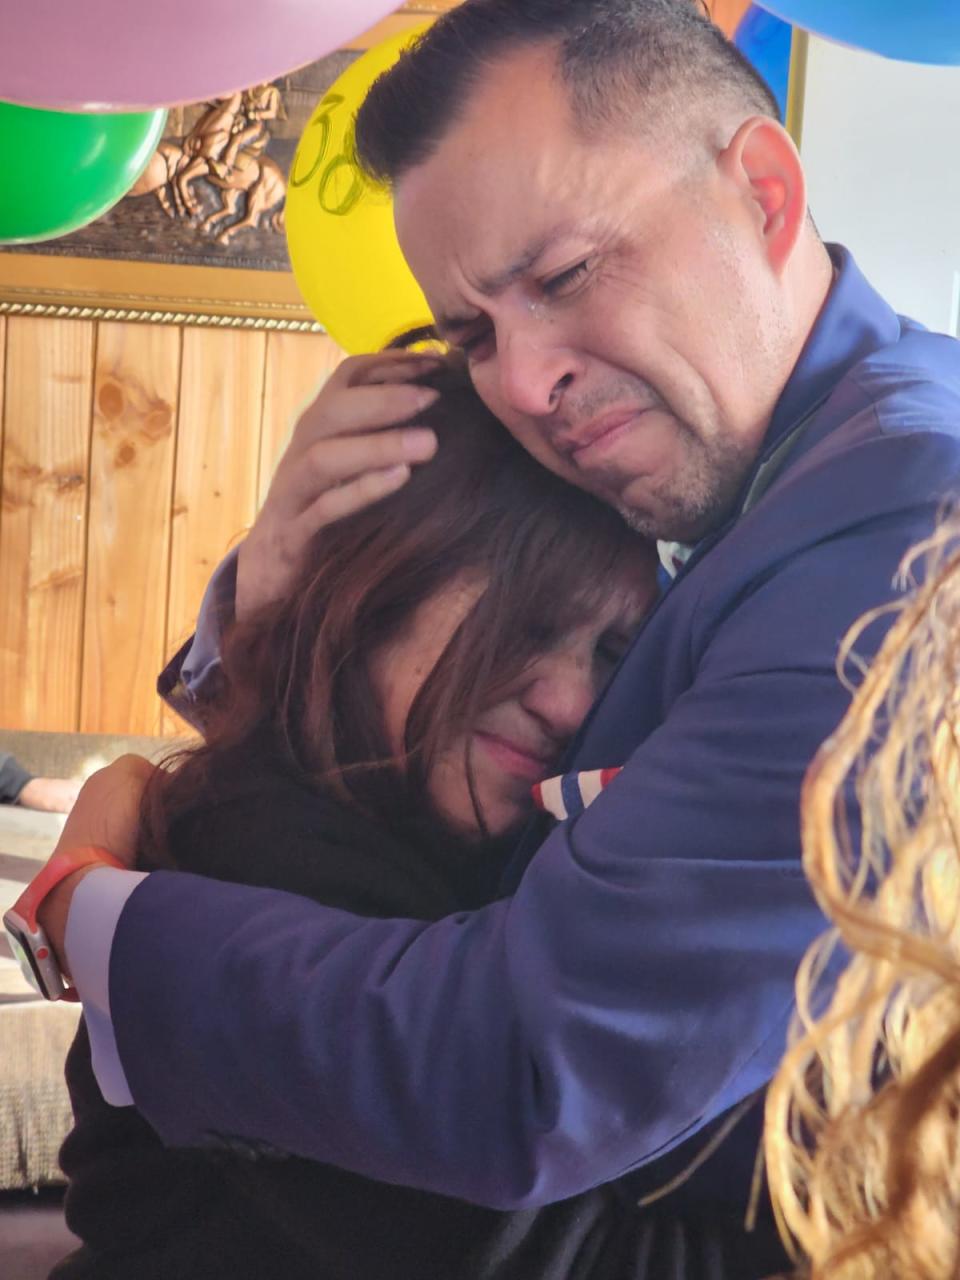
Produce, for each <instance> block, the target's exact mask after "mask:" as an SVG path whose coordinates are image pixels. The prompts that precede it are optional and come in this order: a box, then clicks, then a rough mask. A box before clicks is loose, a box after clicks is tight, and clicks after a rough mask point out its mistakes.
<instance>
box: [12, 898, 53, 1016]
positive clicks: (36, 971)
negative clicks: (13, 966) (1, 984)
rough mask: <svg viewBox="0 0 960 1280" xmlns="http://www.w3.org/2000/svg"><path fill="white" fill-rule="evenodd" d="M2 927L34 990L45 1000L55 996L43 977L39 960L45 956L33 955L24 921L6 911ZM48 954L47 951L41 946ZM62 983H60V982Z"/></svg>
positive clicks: (22, 970)
mask: <svg viewBox="0 0 960 1280" xmlns="http://www.w3.org/2000/svg"><path fill="white" fill-rule="evenodd" d="M3 927H4V928H5V929H6V931H7V937H8V938H9V939H10V949H11V950H12V952H13V956H14V959H15V960H16V962H17V964H18V965H19V966H20V971H21V972H22V974H23V976H24V977H25V978H26V980H27V982H29V983H30V985H31V987H33V989H34V991H38V992H39V993H40V995H42V996H43V997H44V999H46V1000H53V999H55V998H56V996H55V994H54V992H53V991H52V990H51V988H50V986H49V984H48V983H47V981H46V979H45V975H44V972H43V968H42V967H41V962H42V960H43V959H45V958H46V956H44V955H39V956H38V955H35V954H34V948H33V946H32V945H31V938H30V933H29V932H28V930H27V927H26V922H25V921H24V920H23V919H22V918H21V917H20V916H19V915H18V914H17V912H15V911H8V912H7V913H6V915H5V916H4V917H3ZM41 950H42V951H46V955H47V956H49V951H48V950H47V949H46V948H42V949H41ZM61 985H62V984H61Z"/></svg>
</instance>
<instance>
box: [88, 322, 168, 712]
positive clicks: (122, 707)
mask: <svg viewBox="0 0 960 1280" xmlns="http://www.w3.org/2000/svg"><path fill="white" fill-rule="evenodd" d="M180 342H181V331H180V330H179V329H176V328H174V327H172V326H165V325H133V324H107V323H102V324H101V325H100V328H99V333H98V337H97V362H96V369H95V372H94V392H93V436H92V442H91V456H90V519H89V528H88V537H87V591H86V604H85V608H84V644H83V668H82V681H81V690H82V692H81V701H80V728H81V730H83V731H84V732H87V733H145V734H148V733H159V732H160V729H161V719H162V717H161V705H160V700H159V698H158V697H157V694H156V692H155V684H156V678H157V673H158V671H159V670H160V668H161V666H162V665H163V659H164V654H165V648H166V609H167V586H168V574H169V567H170V518H171V510H170V507H171V502H170V500H171V490H172V484H173V461H174V446H175V428H176V414H177V396H178V383H179V376H180Z"/></svg>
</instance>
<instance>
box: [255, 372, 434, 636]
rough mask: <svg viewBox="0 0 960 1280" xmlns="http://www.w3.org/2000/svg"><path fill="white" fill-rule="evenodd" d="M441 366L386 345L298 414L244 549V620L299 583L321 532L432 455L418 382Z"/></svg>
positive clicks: (426, 397)
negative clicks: (420, 420) (421, 420)
mask: <svg viewBox="0 0 960 1280" xmlns="http://www.w3.org/2000/svg"><path fill="white" fill-rule="evenodd" d="M437 365H438V357H437V356H432V355H429V354H424V355H420V354H415V353H412V352H407V351H384V352H381V353H380V354H378V355H373V356H353V357H352V358H350V359H349V360H345V361H344V362H343V363H342V364H341V365H340V366H339V367H338V368H337V369H336V370H335V372H334V373H333V374H332V375H331V376H330V378H329V379H328V380H327V382H326V384H325V385H324V387H323V389H322V391H321V392H320V394H319V395H318V396H317V397H316V399H315V400H314V401H313V403H312V404H311V405H310V406H309V407H308V408H307V409H306V410H305V411H304V413H303V414H302V415H301V417H300V420H299V421H298V423H297V425H296V428H295V429H294V432H293V438H292V439H291V441H290V444H289V446H288V447H287V451H286V453H285V454H284V455H283V457H282V458H281V460H280V463H279V465H278V467H277V470H276V473H275V475H274V477H273V483H272V484H271V485H270V491H269V493H268V494H267V498H266V501H265V502H264V504H263V507H262V509H261V511H260V514H259V515H258V516H257V519H256V522H255V524H254V526H253V528H252V529H251V530H250V533H249V534H248V536H247V538H246V540H245V541H244V543H243V545H242V546H241V548H240V553H239V557H238V560H237V595H236V616H237V617H238V618H244V617H249V615H250V614H251V613H254V612H255V611H256V610H257V609H260V608H262V607H263V606H264V605H267V604H271V603H272V602H273V601H274V600H279V599H281V598H282V597H283V596H284V595H285V594H286V593H287V592H288V591H289V590H290V589H291V588H292V587H293V585H294V583H295V582H296V581H297V578H298V577H299V576H300V573H301V572H302V570H303V567H304V563H305V560H306V557H307V555H308V554H309V550H310V544H311V542H312V540H313V537H314V535H315V534H317V533H318V532H319V531H320V530H321V529H323V528H325V527H326V526H327V525H330V524H334V523H336V521H338V520H342V519H344V517H346V516H350V515H353V514H354V512H356V511H361V510H362V509H363V508H364V507H367V506H370V505H371V504H372V503H374V502H379V500H380V499H381V498H385V497H386V496H387V495H388V494H390V493H393V492H394V491H395V490H396V489H399V488H401V487H402V486H403V485H404V484H406V482H407V480H408V479H409V478H410V468H411V466H413V465H415V464H417V463H420V462H426V461H428V460H429V459H430V458H432V457H433V454H434V452H435V450H436V446H437V442H436V437H435V436H434V434H433V432H432V431H430V430H427V429H426V428H423V427H417V426H416V425H414V424H413V422H412V420H413V419H415V418H416V415H417V414H418V413H421V412H422V411H423V410H424V409H426V408H427V407H428V406H429V405H431V404H433V402H434V401H435V400H436V398H437V392H436V391H433V390H430V389H429V388H427V387H422V386H417V385H415V383H416V380H417V379H419V378H422V377H423V376H424V375H425V374H426V373H428V372H430V371H432V370H434V369H436V367H437ZM403 424H407V425H403Z"/></svg>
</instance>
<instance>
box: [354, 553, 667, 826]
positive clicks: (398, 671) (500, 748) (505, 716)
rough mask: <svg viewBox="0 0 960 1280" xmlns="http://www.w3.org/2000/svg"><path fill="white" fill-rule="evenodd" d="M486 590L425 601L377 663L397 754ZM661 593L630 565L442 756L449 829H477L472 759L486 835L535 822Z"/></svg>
mask: <svg viewBox="0 0 960 1280" xmlns="http://www.w3.org/2000/svg"><path fill="white" fill-rule="evenodd" d="M483 586H484V584H483V583H482V582H479V583H478V582H476V581H475V580H474V581H472V582H471V581H467V580H464V579H461V580H459V581H456V582H453V583H451V584H450V585H449V586H447V587H446V588H445V589H444V590H443V591H441V592H439V593H438V594H437V595H435V596H433V597H432V598H431V599H430V600H427V601H425V602H424V604H423V605H421V606H420V608H419V609H418V610H417V611H416V612H415V613H414V615H413V618H412V619H411V622H410V625H409V627H408V628H407V631H406V633H405V634H404V635H402V636H400V637H399V638H398V639H397V640H396V641H395V642H394V643H393V644H391V645H388V646H385V647H384V648H383V649H382V650H381V651H380V653H379V654H378V655H377V656H376V658H375V660H374V665H373V679H374V683H375V686H376V688H377V691H378V693H379V695H380V698H381V700H382V706H383V708H384V718H385V723H386V728H387V733H388V736H389V740H390V745H391V748H392V749H393V750H394V751H395V752H396V753H397V754H398V755H400V754H402V753H403V744H404V732H405V728H406V723H407V716H408V714H409V711H410V708H411V706H412V705H413V701H414V699H415V698H416V696H417V694H418V693H419V691H420V689H421V687H422V685H423V683H424V681H425V680H426V679H427V677H428V676H429V674H430V673H431V671H432V670H433V668H434V667H435V666H436V664H437V662H438V661H439V659H440V657H441V655H442V654H443V651H444V649H445V648H446V646H447V644H448V643H449V642H450V639H451V638H452V636H453V633H454V632H455V631H456V629H457V627H458V626H459V625H460V623H461V622H462V621H463V619H464V618H465V617H466V615H467V613H468V612H469V611H470V609H471V608H472V607H473V605H474V604H475V603H476V601H477V599H478V598H479V596H480V595H481V593H482V591H483ZM653 590H654V588H653V585H652V582H651V574H650V569H649V562H643V563H640V564H638V565H637V566H636V568H635V569H634V568H630V567H626V568H625V569H624V570H623V572H622V573H621V575H620V578H619V581H617V580H614V582H613V583H612V585H611V591H610V594H609V596H608V598H607V600H606V603H605V604H603V605H602V606H600V607H598V608H597V609H595V610H594V611H593V612H592V614H591V615H590V616H589V617H585V618H584V619H583V620H582V621H581V622H580V623H579V624H578V625H577V626H575V627H573V628H571V629H570V630H569V631H567V632H566V633H565V634H563V635H561V636H559V637H558V638H555V639H553V640H552V641H551V642H550V645H549V648H545V649H544V651H543V652H542V653H539V654H537V655H536V657H535V658H534V659H533V661H532V662H531V663H530V664H529V665H528V666H527V668H526V670H525V671H524V672H523V674H522V675H520V676H518V677H517V678H516V680H514V681H513V683H512V684H511V685H510V686H509V687H507V688H505V689H503V690H502V691H500V692H499V693H498V695H497V701H496V702H495V703H494V704H493V705H491V706H490V707H488V708H487V709H486V710H484V711H482V712H481V713H480V715H479V716H478V718H477V723H476V725H475V726H474V729H473V732H472V733H471V734H469V735H467V734H463V735H461V736H460V737H459V738H457V739H455V740H454V741H453V742H452V743H451V744H450V746H449V747H448V748H447V749H446V750H445V751H444V752H443V753H442V755H441V756H440V757H439V759H438V760H437V762H436V763H435V765H434V767H433V768H432V770H431V772H430V774H429V776H428V779H427V787H428V792H429V795H430V799H431V801H432V803H433V805H434V807H435V808H436V809H437V810H438V812H440V813H441V814H442V815H443V817H444V818H445V819H446V820H447V821H448V822H449V823H451V825H453V826H454V827H456V828H457V829H459V830H461V831H464V832H468V833H476V832H477V831H478V827H477V818H476V813H475V811H474V806H473V801H472V799H471V796H470V788H469V785H468V782H467V754H468V752H469V755H470V762H471V767H472V772H473V780H474V787H475V791H476V796H477V800H478V802H479V805H480V810H481V813H482V814H483V819H484V822H485V824H486V826H487V830H488V832H489V833H490V834H491V835H500V834H502V833H504V832H506V831H509V830H510V828H512V827H514V826H516V825H517V824H518V823H520V822H522V821H523V820H524V819H525V818H526V817H527V816H528V815H529V813H530V810H531V808H532V800H531V788H532V787H533V784H534V783H535V782H540V781H542V780H543V779H544V778H548V777H550V776H551V775H552V774H553V773H555V772H556V766H557V761H558V760H559V758H560V756H561V755H562V753H563V750H564V748H565V747H566V745H567V743H568V742H569V741H570V739H571V737H572V736H573V734H574V733H575V732H576V731H577V729H578V728H579V727H580V724H581V723H582V721H583V719H584V717H585V716H586V714H587V712H588V711H589V709H590V707H591V705H592V704H593V702H594V700H595V698H596V697H597V694H598V693H599V692H600V690H601V688H602V687H603V685H604V684H605V683H606V681H607V679H608V677H609V676H610V673H611V672H612V670H613V668H614V666H615V665H616V664H617V662H618V661H619V660H620V658H621V656H622V655H623V653H624V652H625V650H626V648H627V646H628V644H629V643H630V639H631V637H632V635H633V632H634V630H635V629H636V627H637V625H638V624H639V622H640V619H641V618H642V616H643V614H644V613H645V612H646V610H647V609H648V608H649V607H650V605H651V603H652V597H653Z"/></svg>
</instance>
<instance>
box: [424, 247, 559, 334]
mask: <svg viewBox="0 0 960 1280" xmlns="http://www.w3.org/2000/svg"><path fill="white" fill-rule="evenodd" d="M568 231H569V228H568V227H553V228H551V230H550V231H548V232H547V233H546V234H545V235H542V236H540V237H539V238H538V239H537V240H535V241H533V243H532V244H529V245H527V247H526V248H525V249H524V250H523V252H522V253H520V254H518V255H517V257H516V258H514V260H513V261H512V262H511V263H510V264H509V265H508V266H506V267H504V268H503V270H502V271H495V272H493V273H492V274H491V275H488V276H481V277H480V278H479V279H478V280H477V281H476V282H475V287H476V289H477V291H478V292H479V293H482V294H483V295H484V296H485V297H488V298H495V297H496V296H497V294H498V293H503V291H504V289H507V288H509V286H510V285H512V284H515V283H516V281H517V280H519V279H521V278H522V277H523V276H525V275H526V274H527V272H528V271H529V270H530V268H531V267H533V266H535V265H536V263H537V262H538V261H539V259H540V258H542V257H543V255H544V254H545V253H546V251H547V249H549V248H550V246H551V245H552V244H553V243H554V241H556V240H559V239H560V238H561V237H562V236H563V235H565V234H567V233H568ZM477 319H478V317H477V316H476V315H462V314H461V315H442V314H438V315H436V316H435V323H436V326H437V329H438V331H439V333H440V335H441V337H443V338H444V339H446V340H447V341H448V342H453V341H455V339H456V337H457V336H458V335H459V334H460V333H461V332H462V331H463V330H464V329H467V328H469V326H470V325H472V324H474V323H475V322H476V321H477Z"/></svg>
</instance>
